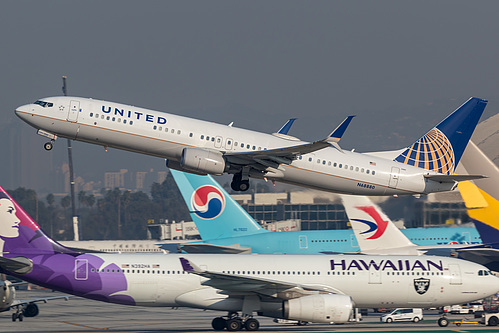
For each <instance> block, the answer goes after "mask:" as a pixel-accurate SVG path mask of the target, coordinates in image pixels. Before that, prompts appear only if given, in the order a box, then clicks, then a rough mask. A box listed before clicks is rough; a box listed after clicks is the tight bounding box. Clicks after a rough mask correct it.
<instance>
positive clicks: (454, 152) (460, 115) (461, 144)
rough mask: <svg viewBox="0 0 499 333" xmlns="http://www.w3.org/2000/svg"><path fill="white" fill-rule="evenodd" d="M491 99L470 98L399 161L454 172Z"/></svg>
mask: <svg viewBox="0 0 499 333" xmlns="http://www.w3.org/2000/svg"><path fill="white" fill-rule="evenodd" d="M486 105H487V101H486V100H483V99H479V98H476V97H472V98H470V99H469V100H468V101H467V102H466V103H464V104H463V105H461V106H460V107H459V108H458V109H457V110H456V111H454V112H453V113H451V114H450V115H449V116H448V117H447V118H445V119H444V120H442V121H441V122H440V123H439V124H438V125H437V126H435V127H434V128H433V129H432V130H430V131H429V132H428V133H426V134H425V135H424V136H423V137H421V138H420V139H419V140H418V141H416V142H415V143H413V144H412V145H411V146H410V147H408V148H407V149H406V150H404V152H403V153H402V154H400V155H399V156H397V157H396V158H395V161H398V162H401V163H405V164H409V165H413V166H417V167H420V168H424V169H427V170H432V171H436V172H439V173H442V174H446V175H450V174H453V173H454V169H455V168H456V166H457V164H458V163H459V161H460V159H461V156H462V155H463V152H464V149H465V148H466V145H467V144H468V141H469V140H470V138H471V135H472V134H473V131H474V130H475V127H476V125H477V124H478V120H479V119H480V117H481V115H482V113H483V110H484V109H485V106H486Z"/></svg>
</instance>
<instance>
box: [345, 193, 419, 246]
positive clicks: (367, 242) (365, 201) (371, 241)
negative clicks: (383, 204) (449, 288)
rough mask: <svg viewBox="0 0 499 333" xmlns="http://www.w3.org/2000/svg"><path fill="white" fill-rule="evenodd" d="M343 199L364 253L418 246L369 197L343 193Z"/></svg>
mask: <svg viewBox="0 0 499 333" xmlns="http://www.w3.org/2000/svg"><path fill="white" fill-rule="evenodd" d="M341 200H342V202H343V206H345V210H346V213H347V216H348V219H349V220H350V224H351V225H352V229H353V231H354V233H355V237H356V238H357V241H358V243H359V247H360V250H361V252H362V253H365V254H376V253H388V252H390V250H392V249H402V248H408V247H414V248H416V246H415V244H413V243H412V242H411V241H410V240H409V239H408V238H407V237H406V236H405V235H404V234H403V233H402V232H401V231H400V230H399V229H398V228H397V227H396V226H395V224H393V222H392V221H391V220H390V219H389V218H388V216H386V215H385V213H384V212H383V211H382V210H381V208H379V207H378V206H377V205H375V204H374V203H373V202H372V201H371V200H370V199H369V198H367V197H364V196H353V195H342V196H341ZM414 252H415V253H416V250H414ZM397 253H400V252H397Z"/></svg>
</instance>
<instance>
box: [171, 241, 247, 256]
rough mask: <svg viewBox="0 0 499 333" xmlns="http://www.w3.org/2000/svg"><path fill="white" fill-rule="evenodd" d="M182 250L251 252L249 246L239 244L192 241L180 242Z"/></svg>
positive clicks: (228, 252)
mask: <svg viewBox="0 0 499 333" xmlns="http://www.w3.org/2000/svg"><path fill="white" fill-rule="evenodd" d="M180 249H181V250H182V251H185V252H187V253H219V254H220V253H226V254H243V253H246V254H248V253H251V247H244V246H239V244H235V245H230V246H223V245H215V244H204V243H193V244H182V245H181V246H180Z"/></svg>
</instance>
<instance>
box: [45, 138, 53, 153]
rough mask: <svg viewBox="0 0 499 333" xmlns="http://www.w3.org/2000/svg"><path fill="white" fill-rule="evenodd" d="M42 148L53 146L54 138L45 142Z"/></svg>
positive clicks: (47, 148) (49, 148) (50, 148)
mask: <svg viewBox="0 0 499 333" xmlns="http://www.w3.org/2000/svg"><path fill="white" fill-rule="evenodd" d="M43 148H45V150H47V151H48V150H52V148H54V140H50V142H46V143H45V144H44V145H43Z"/></svg>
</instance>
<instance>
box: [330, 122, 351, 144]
mask: <svg viewBox="0 0 499 333" xmlns="http://www.w3.org/2000/svg"><path fill="white" fill-rule="evenodd" d="M354 117H355V116H348V117H346V118H345V120H343V122H342V123H341V124H340V125H339V126H338V127H336V129H335V130H334V131H332V132H331V134H329V137H328V138H327V141H328V142H339V141H340V139H341V137H342V136H343V134H344V133H345V131H346V130H347V127H348V125H350V122H351V121H352V119H353V118H354Z"/></svg>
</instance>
